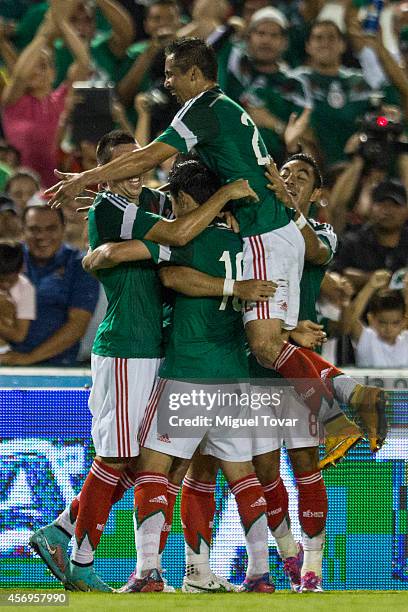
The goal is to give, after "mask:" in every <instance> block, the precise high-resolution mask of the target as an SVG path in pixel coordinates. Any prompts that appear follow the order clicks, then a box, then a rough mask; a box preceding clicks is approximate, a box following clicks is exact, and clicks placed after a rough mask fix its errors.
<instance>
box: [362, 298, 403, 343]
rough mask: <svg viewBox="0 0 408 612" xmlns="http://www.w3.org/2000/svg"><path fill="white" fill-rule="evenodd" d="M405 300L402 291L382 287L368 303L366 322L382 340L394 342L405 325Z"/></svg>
mask: <svg viewBox="0 0 408 612" xmlns="http://www.w3.org/2000/svg"><path fill="white" fill-rule="evenodd" d="M405 312H406V307H405V302H404V297H403V295H402V292H401V291H399V290H397V289H384V290H382V291H379V292H378V293H376V294H375V295H374V297H372V298H371V300H370V302H369V304H368V313H367V318H368V323H369V325H370V327H372V328H373V329H374V330H375V331H376V332H377V334H378V336H379V337H380V338H381V340H383V341H384V342H387V343H389V344H394V342H395V341H396V339H397V337H398V335H399V334H400V333H401V332H402V330H403V329H404V327H405Z"/></svg>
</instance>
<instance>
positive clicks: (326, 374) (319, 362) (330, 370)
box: [299, 348, 343, 391]
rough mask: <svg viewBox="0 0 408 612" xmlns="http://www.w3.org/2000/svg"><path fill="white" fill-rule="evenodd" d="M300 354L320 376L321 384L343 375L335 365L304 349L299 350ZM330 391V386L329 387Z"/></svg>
mask: <svg viewBox="0 0 408 612" xmlns="http://www.w3.org/2000/svg"><path fill="white" fill-rule="evenodd" d="M299 350H300V352H301V353H303V354H304V355H305V356H306V357H307V358H308V359H310V361H311V362H312V363H313V365H314V367H315V368H316V370H317V371H318V372H319V374H320V378H321V379H322V380H323V382H325V381H326V382H327V381H330V380H331V379H332V378H335V377H336V376H339V375H340V374H343V372H342V370H339V369H338V368H337V367H336V366H335V365H333V364H332V363H330V361H326V359H323V357H322V356H321V355H319V354H318V353H315V352H314V351H311V350H309V349H305V348H299ZM329 390H330V391H331V390H332V389H331V385H330V386H329Z"/></svg>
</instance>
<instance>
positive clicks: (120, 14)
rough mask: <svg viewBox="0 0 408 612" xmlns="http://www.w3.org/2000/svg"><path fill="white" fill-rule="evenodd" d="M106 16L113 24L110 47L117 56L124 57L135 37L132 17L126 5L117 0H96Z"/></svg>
mask: <svg viewBox="0 0 408 612" xmlns="http://www.w3.org/2000/svg"><path fill="white" fill-rule="evenodd" d="M96 6H99V8H100V9H101V11H102V13H103V15H104V17H105V18H106V19H107V21H109V23H110V25H111V26H112V35H111V38H110V39H109V48H110V50H111V51H112V53H113V54H114V55H116V57H122V56H123V55H124V53H125V51H126V49H127V48H128V47H129V45H130V44H132V42H133V40H134V37H135V30H134V27H133V21H132V17H131V15H130V14H129V12H128V11H127V10H126V9H125V7H124V6H122V5H121V4H119V2H116V1H115V0H96Z"/></svg>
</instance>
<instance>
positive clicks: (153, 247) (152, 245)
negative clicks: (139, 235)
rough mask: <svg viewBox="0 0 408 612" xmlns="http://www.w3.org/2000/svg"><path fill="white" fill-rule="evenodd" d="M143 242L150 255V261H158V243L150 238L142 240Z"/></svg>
mask: <svg viewBox="0 0 408 612" xmlns="http://www.w3.org/2000/svg"><path fill="white" fill-rule="evenodd" d="M142 242H143V244H144V245H145V247H146V248H147V249H148V251H149V253H150V255H151V257H152V261H154V263H156V264H157V263H159V260H160V245H159V244H157V243H156V242H152V241H151V240H142Z"/></svg>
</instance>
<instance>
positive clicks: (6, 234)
mask: <svg viewBox="0 0 408 612" xmlns="http://www.w3.org/2000/svg"><path fill="white" fill-rule="evenodd" d="M21 232H22V227H21V219H20V217H19V215H18V213H17V208H16V205H15V203H14V202H13V200H12V199H11V198H9V197H8V195H7V194H6V193H0V238H1V239H7V240H16V239H20V238H21Z"/></svg>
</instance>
